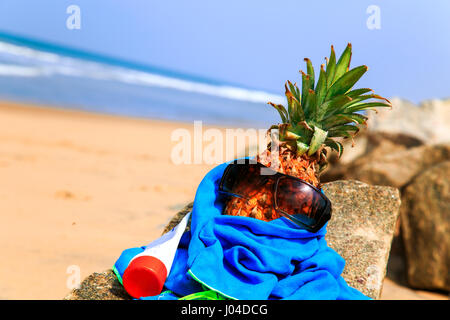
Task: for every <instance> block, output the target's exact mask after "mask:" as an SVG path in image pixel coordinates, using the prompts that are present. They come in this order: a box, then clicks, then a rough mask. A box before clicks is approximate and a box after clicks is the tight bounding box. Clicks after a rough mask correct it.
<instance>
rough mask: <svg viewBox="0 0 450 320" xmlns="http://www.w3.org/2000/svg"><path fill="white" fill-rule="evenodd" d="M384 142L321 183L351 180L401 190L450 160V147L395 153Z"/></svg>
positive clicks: (448, 145) (330, 174) (328, 174)
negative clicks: (427, 171)
mask: <svg viewBox="0 0 450 320" xmlns="http://www.w3.org/2000/svg"><path fill="white" fill-rule="evenodd" d="M389 144H390V142H388V141H386V140H385V141H384V142H383V143H382V144H380V145H379V146H378V147H375V148H374V149H373V150H372V152H370V153H369V154H367V155H364V156H362V157H360V158H358V159H356V160H354V161H353V162H352V163H350V164H348V165H345V166H340V167H339V168H338V169H334V171H331V170H330V172H329V173H327V174H325V175H324V178H323V179H322V181H330V180H331V181H332V180H334V179H353V180H358V181H363V182H366V183H369V184H373V185H383V186H392V187H396V188H402V187H403V186H405V185H406V184H408V183H409V182H410V181H411V180H412V179H413V178H414V177H415V176H417V175H418V174H420V173H422V172H423V171H425V170H426V169H427V168H429V167H431V166H433V165H436V164H438V163H440V162H443V161H447V160H450V144H437V145H422V146H418V147H414V148H409V149H404V148H403V149H400V150H399V151H396V152H394V151H393V150H395V146H392V145H389Z"/></svg>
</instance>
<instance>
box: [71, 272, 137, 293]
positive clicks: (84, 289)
mask: <svg viewBox="0 0 450 320" xmlns="http://www.w3.org/2000/svg"><path fill="white" fill-rule="evenodd" d="M130 299H132V298H131V296H130V295H128V293H127V292H126V291H125V289H124V288H123V286H122V284H121V283H120V282H119V280H117V277H116V275H115V274H114V272H113V271H112V270H111V269H110V270H107V271H105V272H101V273H97V272H94V273H93V274H91V275H89V276H88V277H87V278H86V279H84V280H83V282H81V284H80V287H79V288H78V289H73V290H72V291H71V292H70V293H69V294H68V295H67V296H66V297H64V300H130Z"/></svg>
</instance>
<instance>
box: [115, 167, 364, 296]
mask: <svg viewBox="0 0 450 320" xmlns="http://www.w3.org/2000/svg"><path fill="white" fill-rule="evenodd" d="M227 165H228V163H224V164H221V165H219V166H217V167H215V168H214V169H213V170H211V171H210V172H209V173H208V174H207V175H206V176H205V177H204V179H203V180H202V182H201V183H200V185H199V187H198V189H197V193H196V196H195V200H194V206H193V209H192V218H191V230H190V231H189V232H186V233H185V234H184V235H183V237H182V238H181V241H180V245H179V247H178V249H177V253H176V255H175V260H174V263H173V265H172V269H171V271H170V274H169V276H168V278H167V280H166V282H165V285H164V287H165V289H166V291H165V292H163V293H162V294H161V295H159V296H155V297H147V298H143V299H176V298H177V297H182V296H186V295H190V294H193V293H196V292H200V291H204V290H205V289H210V290H213V291H215V292H218V293H220V294H221V295H223V296H224V297H226V298H230V299H239V300H241V299H242V300H268V299H297V300H304V299H313V300H330V299H331V300H336V299H338V300H341V299H345V300H356V299H358V300H359V299H370V298H368V297H367V296H365V295H363V294H362V293H361V292H359V291H358V290H356V289H354V288H352V287H350V286H348V285H347V283H346V282H345V280H344V279H343V278H342V276H341V273H342V271H343V269H344V265H345V261H344V259H343V258H342V257H341V256H339V255H338V254H337V253H336V252H335V251H334V250H333V249H331V248H330V247H328V245H327V243H326V240H325V234H326V225H325V226H324V227H322V228H321V229H320V230H319V231H318V232H316V233H312V232H309V231H307V230H305V229H301V228H299V227H297V226H296V225H294V224H293V223H292V222H290V221H289V220H287V219H286V218H284V217H281V218H279V219H275V220H272V221H270V222H266V221H262V220H258V219H254V218H250V217H240V216H228V215H222V211H223V208H224V205H225V202H224V200H225V199H224V198H223V196H222V195H221V194H220V193H219V191H218V185H219V182H220V179H221V177H222V174H223V172H224V170H225V168H226V166H227ZM143 248H144V247H141V248H132V249H128V250H125V251H124V252H123V253H122V255H121V257H120V258H119V259H118V260H117V262H116V264H115V266H114V270H115V272H116V274H117V275H118V277H119V279H120V277H121V276H122V275H123V272H124V271H125V268H126V266H127V265H128V262H129V261H130V260H131V258H132V257H133V256H134V255H136V254H138V253H139V252H141V251H142V250H143Z"/></svg>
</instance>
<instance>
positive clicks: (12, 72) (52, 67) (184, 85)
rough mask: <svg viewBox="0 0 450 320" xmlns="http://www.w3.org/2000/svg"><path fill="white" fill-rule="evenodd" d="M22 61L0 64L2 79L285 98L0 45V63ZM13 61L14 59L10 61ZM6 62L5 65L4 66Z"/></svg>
mask: <svg viewBox="0 0 450 320" xmlns="http://www.w3.org/2000/svg"><path fill="white" fill-rule="evenodd" d="M2 57H3V60H4V61H5V58H7V59H6V60H7V61H8V62H11V60H13V61H14V60H17V61H20V64H18V63H16V64H11V63H9V64H7V63H2V64H0V76H14V77H44V76H45V77H50V76H54V75H61V76H67V77H84V78H89V79H95V80H104V81H117V82H121V83H126V84H132V85H140V86H152V87H161V88H169V89H173V90H181V91H185V92H193V93H199V94H206V95H211V96H216V97H221V98H226V99H233V100H240V101H247V102H255V103H267V102H268V101H272V102H274V103H283V101H284V98H283V97H282V96H280V95H274V94H271V93H268V92H265V91H262V90H251V89H246V88H241V87H237V86H231V85H221V84H210V83H203V82H199V81H191V80H186V79H179V78H175V77H170V76H166V75H161V74H156V73H151V72H146V71H138V70H134V69H129V68H125V67H118V66H114V65H108V64H103V63H99V62H93V61H89V60H84V59H77V58H72V57H68V56H63V55H60V54H56V53H52V52H46V51H41V50H36V49H33V48H29V47H26V46H20V45H16V44H11V43H7V42H3V41H0V61H1V60H2ZM11 58H13V59H11ZM4 61H3V62H4Z"/></svg>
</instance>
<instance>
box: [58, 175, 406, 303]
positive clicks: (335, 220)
mask: <svg viewBox="0 0 450 320" xmlns="http://www.w3.org/2000/svg"><path fill="white" fill-rule="evenodd" d="M323 188H324V190H325V193H326V194H327V195H328V197H329V198H330V200H331V201H332V203H333V214H332V218H331V220H330V221H329V223H328V227H327V230H328V232H327V235H326V239H327V242H328V244H329V246H330V247H332V248H333V249H334V250H336V251H337V252H338V253H339V254H340V255H341V256H342V257H343V258H344V259H345V260H346V266H345V269H344V272H343V277H344V279H345V280H346V281H347V283H348V284H349V285H351V286H352V287H354V288H356V289H358V290H360V291H361V292H363V293H364V294H366V295H368V296H370V297H372V298H374V299H379V297H380V294H381V289H382V283H383V279H384V276H385V272H386V264H387V260H388V256H389V250H390V246H391V241H392V237H393V233H394V226H395V222H396V220H397V217H398V215H399V207H400V195H399V191H398V190H397V189H395V188H391V187H380V186H370V185H367V184H365V183H362V182H358V181H336V182H332V183H327V184H325V185H324V186H323ZM191 208H192V204H190V205H188V206H187V207H186V208H184V209H183V210H182V211H180V212H179V213H177V214H176V215H175V216H174V218H173V219H172V221H171V222H170V223H169V225H168V226H167V227H166V229H165V230H164V232H167V231H168V230H170V229H171V228H172V227H173V226H175V225H176V224H177V223H178V222H179V221H180V220H181V219H182V217H183V216H184V215H185V214H186V213H187V212H189V211H190V210H191ZM137 245H140V244H137ZM112 259H113V260H114V259H115V257H112ZM129 298H130V297H129V296H128V295H127V293H126V292H125V290H124V289H123V287H122V286H121V285H120V283H119V282H118V281H117V279H116V277H115V276H114V273H113V272H112V271H111V270H107V271H105V272H102V273H94V274H92V275H90V276H88V277H87V278H86V279H85V280H84V281H83V282H82V283H81V285H80V288H78V289H74V290H73V291H72V292H71V293H70V294H69V295H67V296H66V297H65V299H69V300H79V299H103V300H104V299H129Z"/></svg>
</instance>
